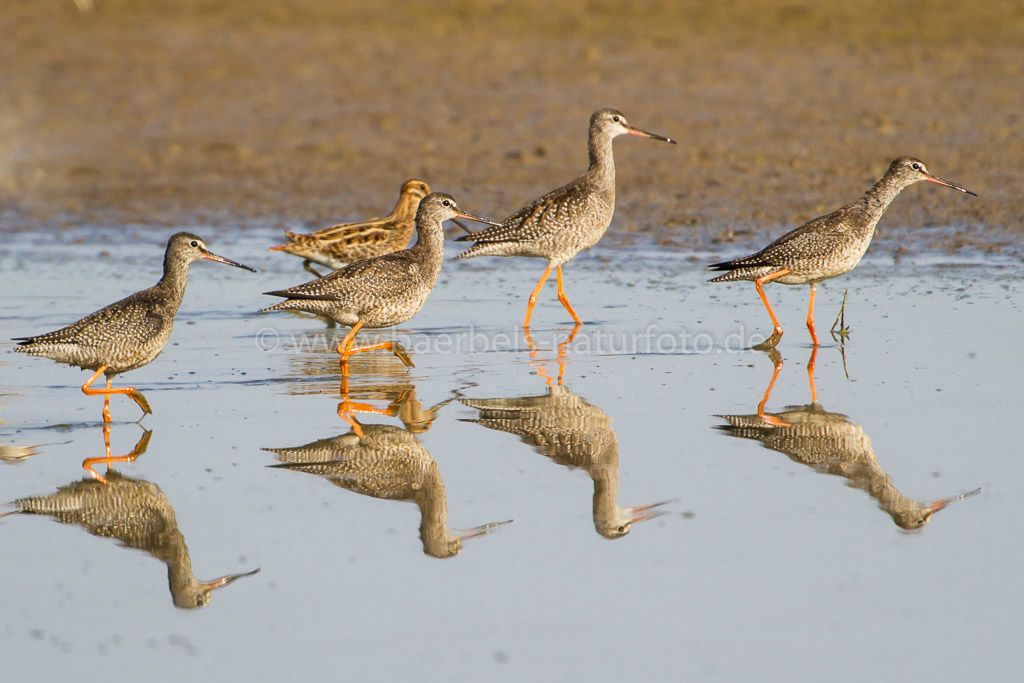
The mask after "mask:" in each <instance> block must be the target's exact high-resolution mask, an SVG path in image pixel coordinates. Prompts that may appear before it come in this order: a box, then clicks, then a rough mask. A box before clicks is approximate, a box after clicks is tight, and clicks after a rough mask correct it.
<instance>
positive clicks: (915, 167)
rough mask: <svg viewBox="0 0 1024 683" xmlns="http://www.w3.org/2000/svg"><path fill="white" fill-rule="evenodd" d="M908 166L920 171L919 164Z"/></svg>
mask: <svg viewBox="0 0 1024 683" xmlns="http://www.w3.org/2000/svg"><path fill="white" fill-rule="evenodd" d="M910 167H911V168H912V169H914V170H915V171H920V170H921V164H918V163H914V164H911V166H910Z"/></svg>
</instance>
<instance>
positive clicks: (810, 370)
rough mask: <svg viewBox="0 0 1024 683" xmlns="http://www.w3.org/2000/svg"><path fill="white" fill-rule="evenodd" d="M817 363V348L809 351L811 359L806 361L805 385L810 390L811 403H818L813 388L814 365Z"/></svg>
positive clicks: (816, 394)
mask: <svg viewBox="0 0 1024 683" xmlns="http://www.w3.org/2000/svg"><path fill="white" fill-rule="evenodd" d="M817 361H818V347H817V346H815V347H814V348H813V349H812V350H811V358H810V360H808V361H807V384H808V386H810V388H811V403H817V402H818V392H817V391H816V390H815V388H814V364H815V363H816V362H817Z"/></svg>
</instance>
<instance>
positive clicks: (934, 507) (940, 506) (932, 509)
mask: <svg viewBox="0 0 1024 683" xmlns="http://www.w3.org/2000/svg"><path fill="white" fill-rule="evenodd" d="M965 191H966V190H965ZM979 493H981V487H978V488H976V489H974V490H973V491H965V492H964V493H961V494H959V495H956V496H953V497H952V498H940V499H938V500H937V501H935V502H934V503H932V504H931V505H929V506H928V514H929V515H933V514H935V513H936V512H938V511H939V510H944V509H945V508H947V507H949V505H950V504H952V503H956V502H959V501H961V500H963V499H964V498H970V497H971V496H976V495H978V494H979Z"/></svg>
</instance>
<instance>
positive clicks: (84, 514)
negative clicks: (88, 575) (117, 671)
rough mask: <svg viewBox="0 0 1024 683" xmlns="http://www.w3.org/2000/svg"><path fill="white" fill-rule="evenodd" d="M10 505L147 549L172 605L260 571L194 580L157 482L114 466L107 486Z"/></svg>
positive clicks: (93, 484)
mask: <svg viewBox="0 0 1024 683" xmlns="http://www.w3.org/2000/svg"><path fill="white" fill-rule="evenodd" d="M12 506H13V507H14V512H15V513H18V512H20V513H24V514H33V515H48V516H49V517H52V518H53V519H54V520H56V521H58V522H60V523H61V524H75V525H78V526H80V527H82V528H83V529H85V530H86V531H87V532H89V533H90V534H92V535H93V536H102V537H104V538H114V539H117V540H118V541H120V542H121V543H122V544H123V545H125V546H127V547H129V548H136V549H138V550H142V551H144V552H146V553H149V554H150V555H152V556H153V557H155V558H157V559H158V560H160V561H161V562H163V563H164V564H166V565H167V584H168V586H169V588H170V590H171V598H172V599H173V600H174V606H175V607H180V608H183V609H192V608H195V607H205V606H206V605H207V604H208V603H209V602H210V597H211V594H212V593H213V591H214V590H215V589H217V588H221V587H223V586H226V585H228V584H229V583H231V582H233V581H235V580H236V579H239V578H242V577H244V576H252V575H253V574H255V573H256V572H258V571H259V569H254V570H252V571H249V572H245V573H242V574H228V575H227V576H222V577H220V578H219V579H213V580H212V581H200V580H199V579H197V578H196V577H195V574H194V573H193V571H192V560H191V558H190V557H189V553H188V546H186V545H185V537H184V536H183V535H182V533H181V531H180V530H179V529H178V520H177V518H176V517H175V515H174V508H173V507H172V506H171V503H170V501H169V500H167V496H165V495H164V493H163V491H161V490H160V488H159V487H158V486H157V485H156V484H153V483H150V482H148V481H145V480H142V479H131V478H129V477H126V476H124V475H123V474H120V473H119V472H117V471H115V470H109V471H108V472H107V478H106V484H104V483H101V482H99V481H96V480H94V479H83V480H81V481H75V482H72V483H70V484H68V485H67V486H62V487H60V488H59V489H57V491H56V493H52V494H50V495H48V496H31V497H28V498H20V499H18V500H16V501H14V502H13V503H12ZM8 514H13V513H8Z"/></svg>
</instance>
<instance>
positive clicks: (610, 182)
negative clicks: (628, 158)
mask: <svg viewBox="0 0 1024 683" xmlns="http://www.w3.org/2000/svg"><path fill="white" fill-rule="evenodd" d="M587 146H588V148H589V150H590V167H589V168H588V169H587V177H588V179H589V180H590V181H591V182H592V183H594V184H596V185H600V186H602V187H606V188H614V187H615V157H614V156H613V155H612V138H611V137H609V136H607V135H601V134H600V133H591V134H590V138H589V139H588V141H587Z"/></svg>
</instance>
